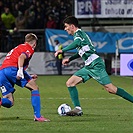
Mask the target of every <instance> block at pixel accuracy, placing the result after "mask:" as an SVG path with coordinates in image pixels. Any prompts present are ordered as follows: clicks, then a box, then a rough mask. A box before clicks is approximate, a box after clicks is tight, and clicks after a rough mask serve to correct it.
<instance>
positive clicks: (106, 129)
mask: <svg viewBox="0 0 133 133" xmlns="http://www.w3.org/2000/svg"><path fill="white" fill-rule="evenodd" d="M68 78H69V76H39V77H38V81H37V84H38V85H39V87H40V94H41V104H42V110H41V113H42V115H44V117H46V118H49V119H50V120H51V122H40V123H39V122H34V121H33V109H32V106H31V104H30V91H28V90H27V89H25V88H24V89H22V88H19V87H17V86H16V87H15V88H16V92H15V94H14V97H15V105H14V106H13V107H12V108H10V109H7V108H3V107H1V108H0V133H8V132H10V133H21V132H25V133H69V132H70V133H91V132H93V133H133V104H132V103H130V102H128V101H126V100H124V99H122V98H120V97H118V96H116V95H112V94H109V93H107V92H106V91H105V90H104V89H103V87H102V86H101V85H100V84H98V83H97V82H96V81H94V80H93V79H91V80H89V81H88V82H86V83H85V84H80V85H78V86H77V88H78V91H79V98H80V102H81V105H82V109H83V113H84V115H83V116H81V117H69V116H67V117H65V116H59V115H58V114H57V108H58V106H59V105H60V104H62V103H68V104H69V105H70V106H71V107H72V108H73V105H72V103H71V100H70V97H69V93H68V90H67V88H66V86H65V82H66V81H67V79H68ZM110 78H111V80H112V82H113V83H114V84H115V85H117V86H119V87H121V88H124V89H125V90H126V91H127V92H129V93H131V94H132V95H133V79H132V78H131V77H120V76H111V77H110Z"/></svg>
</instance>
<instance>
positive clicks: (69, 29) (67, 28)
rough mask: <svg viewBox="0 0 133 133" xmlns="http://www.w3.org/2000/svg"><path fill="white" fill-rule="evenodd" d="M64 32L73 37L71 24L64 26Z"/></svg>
mask: <svg viewBox="0 0 133 133" xmlns="http://www.w3.org/2000/svg"><path fill="white" fill-rule="evenodd" d="M64 30H65V31H67V33H68V34H70V35H73V34H74V31H73V25H72V24H67V23H65V24H64Z"/></svg>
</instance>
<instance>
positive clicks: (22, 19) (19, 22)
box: [15, 11, 27, 29]
mask: <svg viewBox="0 0 133 133" xmlns="http://www.w3.org/2000/svg"><path fill="white" fill-rule="evenodd" d="M26 22H27V17H26V16H25V15H23V13H22V12H21V11H19V13H18V17H17V18H16V21H15V25H16V27H17V29H25V28H26Z"/></svg>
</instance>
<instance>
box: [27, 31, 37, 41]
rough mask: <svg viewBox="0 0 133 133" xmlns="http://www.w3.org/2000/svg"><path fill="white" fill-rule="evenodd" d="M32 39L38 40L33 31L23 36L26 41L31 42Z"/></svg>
mask: <svg viewBox="0 0 133 133" xmlns="http://www.w3.org/2000/svg"><path fill="white" fill-rule="evenodd" d="M33 40H38V38H37V36H36V35H35V34H33V33H28V34H27V35H26V36H25V41H26V42H31V41H33Z"/></svg>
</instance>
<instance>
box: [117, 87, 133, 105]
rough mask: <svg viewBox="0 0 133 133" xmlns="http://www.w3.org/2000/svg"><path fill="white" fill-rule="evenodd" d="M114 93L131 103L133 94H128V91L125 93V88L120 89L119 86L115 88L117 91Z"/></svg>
mask: <svg viewBox="0 0 133 133" xmlns="http://www.w3.org/2000/svg"><path fill="white" fill-rule="evenodd" d="M116 95H118V96H120V97H122V98H124V99H126V100H128V101H130V102H132V103H133V96H132V95H130V94H129V93H127V92H126V91H125V90H123V89H121V88H117V92H116Z"/></svg>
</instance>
